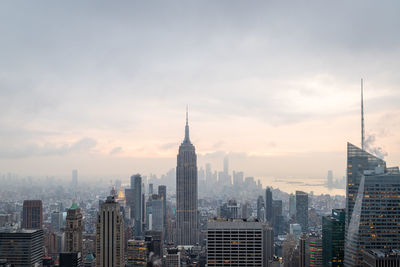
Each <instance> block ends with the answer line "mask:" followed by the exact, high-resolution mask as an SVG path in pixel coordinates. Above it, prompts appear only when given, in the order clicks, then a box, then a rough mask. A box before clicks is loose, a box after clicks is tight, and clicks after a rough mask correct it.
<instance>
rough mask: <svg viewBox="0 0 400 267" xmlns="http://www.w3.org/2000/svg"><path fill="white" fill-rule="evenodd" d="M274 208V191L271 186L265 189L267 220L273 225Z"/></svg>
mask: <svg viewBox="0 0 400 267" xmlns="http://www.w3.org/2000/svg"><path fill="white" fill-rule="evenodd" d="M273 214H274V210H273V207H272V191H271V188H269V187H267V189H265V220H266V221H267V222H268V223H269V224H270V225H272V217H273Z"/></svg>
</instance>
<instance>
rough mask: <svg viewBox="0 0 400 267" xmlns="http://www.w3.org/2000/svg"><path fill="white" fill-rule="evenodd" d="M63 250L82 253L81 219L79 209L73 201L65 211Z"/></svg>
mask: <svg viewBox="0 0 400 267" xmlns="http://www.w3.org/2000/svg"><path fill="white" fill-rule="evenodd" d="M64 231H65V251H66V252H80V253H82V239H83V238H82V233H83V221H82V213H81V209H80V208H79V207H78V205H77V204H76V203H73V204H72V205H71V207H70V208H69V209H68V211H67V218H66V224H65V229H64Z"/></svg>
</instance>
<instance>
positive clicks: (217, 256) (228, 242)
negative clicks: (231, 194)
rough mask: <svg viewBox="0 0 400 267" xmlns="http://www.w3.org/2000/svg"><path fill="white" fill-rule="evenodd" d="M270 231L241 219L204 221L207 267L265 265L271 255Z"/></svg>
mask: <svg viewBox="0 0 400 267" xmlns="http://www.w3.org/2000/svg"><path fill="white" fill-rule="evenodd" d="M273 244H274V237H273V230H272V228H271V227H269V226H267V225H266V224H265V223H262V222H259V221H249V220H247V221H246V220H243V219H230V220H222V219H218V220H211V221H208V224H207V266H260V267H266V266H268V264H269V262H270V260H272V258H273Z"/></svg>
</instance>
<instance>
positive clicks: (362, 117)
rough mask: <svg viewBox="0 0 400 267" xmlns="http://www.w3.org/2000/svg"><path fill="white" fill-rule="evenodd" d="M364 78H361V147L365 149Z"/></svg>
mask: <svg viewBox="0 0 400 267" xmlns="http://www.w3.org/2000/svg"><path fill="white" fill-rule="evenodd" d="M363 93H364V92H363V79H362V78H361V149H362V150H365V129H364V94H363Z"/></svg>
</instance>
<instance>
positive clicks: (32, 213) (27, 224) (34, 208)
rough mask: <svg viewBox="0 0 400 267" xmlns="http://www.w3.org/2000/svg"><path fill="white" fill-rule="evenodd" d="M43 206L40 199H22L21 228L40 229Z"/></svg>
mask: <svg viewBox="0 0 400 267" xmlns="http://www.w3.org/2000/svg"><path fill="white" fill-rule="evenodd" d="M42 225H43V206H42V201H41V200H24V204H23V211H22V228H24V229H42Z"/></svg>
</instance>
